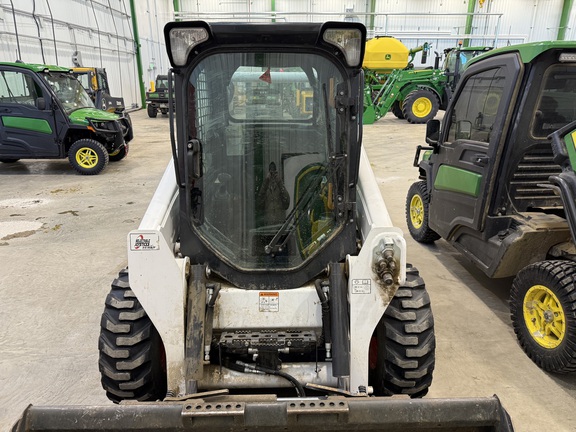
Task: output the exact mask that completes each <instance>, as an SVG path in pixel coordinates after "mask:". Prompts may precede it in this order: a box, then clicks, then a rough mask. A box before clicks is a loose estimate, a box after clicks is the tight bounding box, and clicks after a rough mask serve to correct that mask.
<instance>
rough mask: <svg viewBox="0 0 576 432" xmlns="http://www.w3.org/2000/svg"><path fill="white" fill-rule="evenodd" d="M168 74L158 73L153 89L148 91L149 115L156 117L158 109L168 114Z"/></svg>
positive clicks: (147, 108) (147, 105)
mask: <svg viewBox="0 0 576 432" xmlns="http://www.w3.org/2000/svg"><path fill="white" fill-rule="evenodd" d="M168 99H169V95H168V76H167V75H158V76H157V77H156V81H155V82H154V87H153V88H152V89H151V91H149V92H146V111H147V112H148V117H151V118H155V117H156V116H157V115H158V111H160V112H161V113H162V114H164V115H167V114H168V109H169V106H170V105H168V103H169V100H168Z"/></svg>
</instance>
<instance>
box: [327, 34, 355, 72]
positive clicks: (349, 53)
mask: <svg viewBox="0 0 576 432" xmlns="http://www.w3.org/2000/svg"><path fill="white" fill-rule="evenodd" d="M323 38H324V41H326V42H328V43H329V44H332V45H334V46H337V47H338V48H340V49H341V50H342V52H344V57H346V63H348V65H349V66H353V67H354V66H359V65H360V60H361V57H362V32H361V31H360V30H359V29H347V28H341V29H340V28H333V29H328V30H326V31H325V32H324V35H323Z"/></svg>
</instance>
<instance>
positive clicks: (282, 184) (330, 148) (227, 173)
mask: <svg viewBox="0 0 576 432" xmlns="http://www.w3.org/2000/svg"><path fill="white" fill-rule="evenodd" d="M342 86H344V78H343V76H342V74H341V72H340V71H339V69H338V68H337V67H336V66H335V65H334V64H333V63H331V62H330V61H329V60H327V59H326V58H324V57H322V56H319V55H315V54H310V53H305V54H304V53H252V54H250V53H248V54H246V53H241V54H238V53H229V54H222V53H219V54H215V55H212V56H210V57H207V58H205V59H204V60H203V61H202V62H200V64H198V65H197V67H196V68H195V69H194V70H193V71H192V74H191V76H190V78H189V82H188V89H187V98H188V101H187V108H188V115H187V119H188V122H189V123H188V139H190V140H198V142H199V143H200V144H201V148H202V164H203V175H202V177H201V178H200V179H199V180H198V181H197V182H195V185H194V189H193V190H192V195H193V196H194V197H195V198H194V199H193V200H192V206H193V208H192V209H191V215H192V217H193V219H194V223H193V226H194V228H195V230H196V231H197V234H198V236H199V237H200V238H201V239H202V241H203V242H204V243H205V244H206V245H207V247H209V248H211V249H213V250H214V251H216V252H217V253H218V254H220V256H222V257H223V259H224V260H225V261H227V262H228V263H229V264H230V265H233V266H235V267H237V268H242V269H246V270H262V269H267V268H274V269H286V268H295V267H298V266H299V265H301V264H302V263H303V262H305V261H306V260H307V259H308V257H310V256H312V255H314V254H315V253H316V252H317V251H318V250H320V249H321V248H324V247H328V245H329V243H330V239H331V238H332V237H333V236H334V235H335V234H336V233H337V232H338V231H339V230H340V229H341V227H342V226H343V222H342V221H341V220H340V219H339V218H338V216H337V205H336V204H335V202H336V199H337V198H336V197H334V190H335V185H336V183H337V182H338V181H339V178H341V177H342V176H344V175H345V173H344V172H343V171H344V165H345V164H344V162H343V158H338V157H334V156H335V155H340V154H342V152H343V151H344V150H345V149H342V148H340V143H339V142H337V141H338V140H336V136H337V131H338V130H339V128H340V127H342V126H340V125H339V124H338V122H337V116H336V109H335V103H334V101H335V96H336V93H337V91H338V90H339V89H341V88H343V87H342Z"/></svg>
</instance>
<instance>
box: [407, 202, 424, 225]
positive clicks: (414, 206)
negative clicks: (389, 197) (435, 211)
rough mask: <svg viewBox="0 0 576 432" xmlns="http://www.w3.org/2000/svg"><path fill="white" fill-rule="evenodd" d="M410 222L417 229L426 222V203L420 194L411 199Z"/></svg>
mask: <svg viewBox="0 0 576 432" xmlns="http://www.w3.org/2000/svg"><path fill="white" fill-rule="evenodd" d="M410 222H411V223H412V226H413V227H414V228H416V229H420V228H421V227H422V225H423V224H424V203H423V202H422V198H420V195H414V196H413V197H412V199H411V200H410Z"/></svg>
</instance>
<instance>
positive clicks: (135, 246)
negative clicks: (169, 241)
mask: <svg viewBox="0 0 576 432" xmlns="http://www.w3.org/2000/svg"><path fill="white" fill-rule="evenodd" d="M158 249H160V238H159V236H158V233H136V234H130V250H133V251H150V250H158Z"/></svg>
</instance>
